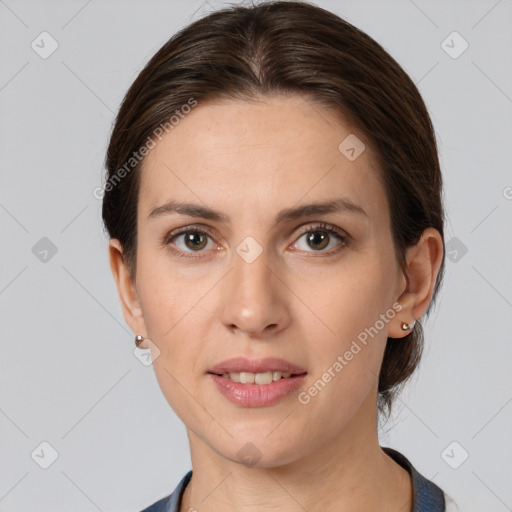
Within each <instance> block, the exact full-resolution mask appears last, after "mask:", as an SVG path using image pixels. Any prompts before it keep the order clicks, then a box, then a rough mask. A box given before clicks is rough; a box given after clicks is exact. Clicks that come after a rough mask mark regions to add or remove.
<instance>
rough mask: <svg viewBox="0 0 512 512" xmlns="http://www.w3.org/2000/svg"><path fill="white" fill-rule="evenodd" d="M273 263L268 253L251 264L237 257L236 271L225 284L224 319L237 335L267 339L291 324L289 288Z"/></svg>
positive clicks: (230, 274) (234, 261)
mask: <svg viewBox="0 0 512 512" xmlns="http://www.w3.org/2000/svg"><path fill="white" fill-rule="evenodd" d="M270 263H271V262H270V261H269V257H268V253H267V252H266V251H265V250H263V252H262V253H261V254H260V255H259V256H258V257H257V258H256V259H255V260H254V261H252V262H251V263H249V262H247V261H245V260H244V259H243V258H242V257H240V256H239V255H238V254H237V253H235V254H234V255H233V268H232V270H231V271H230V272H229V273H228V274H227V275H226V279H225V281H224V283H223V290H222V300H223V308H222V315H221V316H222V322H223V323H224V325H226V327H227V328H228V329H230V330H232V331H233V332H235V333H236V331H242V332H244V333H246V334H247V335H249V336H251V337H263V338H264V337H268V336H273V335H275V334H277V333H278V332H280V331H282V330H283V329H285V328H286V326H287V325H288V324H289V322H290V312H289V308H288V301H289V293H287V291H288V288H287V287H286V286H285V284H284V283H283V279H282V277H281V276H279V275H278V274H277V273H276V272H275V271H273V269H272V268H271V267H270Z"/></svg>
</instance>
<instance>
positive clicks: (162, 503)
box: [141, 470, 192, 512]
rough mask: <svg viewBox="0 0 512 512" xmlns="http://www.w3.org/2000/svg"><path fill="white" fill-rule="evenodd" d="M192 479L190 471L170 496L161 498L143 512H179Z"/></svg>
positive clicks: (142, 511)
mask: <svg viewBox="0 0 512 512" xmlns="http://www.w3.org/2000/svg"><path fill="white" fill-rule="evenodd" d="M191 477H192V470H191V471H189V472H188V473H187V474H186V475H185V476H184V477H183V478H182V479H181V481H180V483H179V484H178V485H177V486H176V488H175V489H174V491H173V492H172V493H171V494H169V495H168V496H164V497H163V498H160V499H159V500H158V501H155V503H153V504H152V505H150V506H149V507H147V508H145V509H144V510H141V512H179V510H180V505H181V497H182V496H183V491H184V490H185V487H186V486H187V484H188V482H189V481H190V478H191Z"/></svg>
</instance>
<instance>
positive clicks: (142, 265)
mask: <svg viewBox="0 0 512 512" xmlns="http://www.w3.org/2000/svg"><path fill="white" fill-rule="evenodd" d="M351 134H352V135H351ZM354 134H356V135H357V132H355V131H354V130H353V129H352V128H351V127H350V126H347V125H345V124H342V123H341V122H340V120H339V118H337V117H335V116H334V115H333V113H332V112H331V111H329V110H325V109H323V108H321V107H319V106H318V105H315V104H313V103H311V102H310V101H308V100H306V99H304V98H302V97H299V96H293V97H287V98H283V97H271V98H267V99H266V100H264V101H261V102H258V103H257V102H241V101H240V102H235V101H233V100H229V101H228V100H226V101H223V102H218V103H210V104H204V105H202V104H201V103H199V104H198V106H197V107H195V108H194V109H192V111H191V113H189V114H188V115H187V116H186V117H185V118H184V119H182V120H181V121H180V122H179V124H178V125H177V126H175V127H174V129H173V130H172V131H170V132H169V133H168V134H166V135H164V137H163V138H162V140H161V141H160V142H158V144H157V146H156V147H155V148H154V149H152V150H151V151H150V153H149V155H148V156H147V158H146V160H145V163H144V168H143V171H142V178H141V186H140V195H139V206H138V222H137V232H138V246H137V270H136V285H135V286H136V292H137V297H138V301H139V304H140V308H141V312H142V317H141V318H143V324H142V326H143V329H144V330H143V332H142V334H145V335H147V337H148V338H149V339H151V340H152V342H153V344H154V346H153V347H152V354H153V357H154V358H155V360H154V369H155V372H156V376H157V379H158V382H159V385H160V387H161V389H162V391H163V393H164V395H165V397H166V399H167V401H168V402H169V404H170V405H171V407H172V408H173V409H174V411H175V412H176V414H177V415H178V416H179V417H180V418H181V419H182V421H183V422H184V423H185V425H186V427H187V429H188V431H189V435H190V434H193V436H194V438H198V439H200V440H201V442H202V443H205V444H206V445H208V446H209V447H210V448H211V449H213V451H214V452H216V453H217V454H219V455H220V456H222V457H225V458H227V459H230V460H233V461H241V460H242V458H244V457H249V458H250V457H251V456H252V460H253V462H252V463H254V461H256V462H257V465H260V466H272V465H278V464H284V463H289V462H293V461H294V460H298V459H300V458H301V457H303V456H305V455H307V454H308V453H314V452H315V451H317V450H320V449H321V448H322V446H326V445H329V442H333V440H334V439H343V438H345V440H348V439H352V438H353V439H355V438H356V437H357V435H362V434H363V433H365V432H367V433H368V432H371V431H373V432H375V415H376V409H375V405H376V397H377V383H378V374H379V369H380V365H381V361H382V357H383V352H384V348H385V344H386V340H387V336H388V335H389V336H392V335H393V333H398V332H399V331H398V327H397V326H398V325H399V322H400V314H399V313H397V311H398V310H399V309H400V305H398V304H397V300H398V299H399V297H400V294H401V292H402V291H403V289H404V286H405V279H404V276H403V274H402V273H401V272H400V270H399V267H398V263H397V261H396V259H395V255H394V248H393V244H392V237H391V228H390V218H389V213H388V204H387V199H386V196H385V192H384V189H383V187H382V185H381V183H380V181H379V180H378V176H377V169H376V166H375V162H374V161H373V160H372V158H371V157H370V148H369V147H367V148H366V149H365V150H363V147H362V146H360V145H358V144H359V143H358V141H357V139H355V138H354ZM349 136H350V138H349V139H347V141H346V142H345V143H343V144H342V145H341V149H340V148H339V146H340V143H342V142H343V141H344V140H345V139H346V138H347V137H349ZM351 148H353V151H352V149H351ZM361 151H362V152H361ZM359 153H360V154H359ZM341 200H344V201H346V202H349V203H350V204H353V205H355V206H354V207H353V208H343V207H340V208H338V209H336V208H331V210H332V211H328V209H325V208H324V210H322V209H321V208H317V209H316V210H315V207H311V208H309V209H307V208H306V209H304V206H305V205H313V204H320V203H326V202H334V201H338V205H339V206H343V203H342V202H341ZM170 202H173V203H174V204H182V203H183V204H185V203H186V204H188V205H194V206H195V208H196V209H195V210H194V209H192V208H189V209H188V213H187V212H185V211H184V210H181V212H177V211H175V210H174V209H173V208H171V207H167V208H161V207H162V206H164V205H166V204H168V203H170ZM157 208H160V209H159V210H156V209H157ZM206 210H208V211H210V210H211V211H215V212H218V214H219V216H221V217H220V218H216V217H215V216H213V215H207V214H206ZM152 212H153V214H151V213H152ZM293 212H295V213H293ZM321 223H324V225H323V226H322V225H319V224H321ZM185 228H186V229H188V230H189V234H188V235H186V234H185V235H184V234H183V233H182V230H183V229H185ZM326 229H332V230H334V231H333V232H330V231H325V230H326ZM337 233H339V234H337ZM402 317H403V315H402ZM401 319H402V320H403V319H404V318H401ZM405 320H408V319H407V318H406V319H405ZM141 321H142V320H141ZM136 328H137V329H138V331H136V332H139V333H140V330H141V329H140V326H137V327H136ZM134 330H135V329H134ZM396 337H400V335H397V336H396ZM363 340H365V341H366V343H364V342H363ZM354 343H356V345H354ZM156 347H157V348H156ZM356 347H359V350H358V348H356ZM350 354H351V355H350ZM236 357H243V358H247V359H249V360H261V359H264V358H279V359H283V360H285V361H286V362H288V363H290V364H292V365H295V366H296V367H299V368H300V371H299V370H297V372H296V373H301V371H302V372H303V371H305V372H306V374H305V375H302V376H301V377H293V378H292V377H290V379H294V385H293V386H290V388H293V390H292V391H290V392H289V393H288V394H284V396H282V397H281V398H280V399H274V400H273V401H272V400H271V398H272V397H270V398H269V394H270V395H271V394H272V393H274V392H275V393H278V392H279V390H282V389H284V390H285V391H286V390H287V389H288V390H289V389H290V388H288V387H287V385H284V386H283V382H281V383H280V384H278V386H276V385H275V384H261V385H259V384H242V383H239V384H236V383H234V381H233V380H231V379H230V380H225V377H214V376H213V375H212V374H211V373H209V372H211V371H212V369H214V366H216V365H219V363H221V362H223V361H225V360H228V359H232V358H236ZM336 362H338V364H336ZM267 366H269V365H267ZM270 366H271V365H270ZM340 367H341V369H340ZM248 368H249V367H248ZM248 368H245V369H248ZM250 368H252V367H250ZM240 369H244V365H242V367H240ZM268 369H269V370H272V368H268ZM217 373H224V372H223V371H220V372H217ZM233 373H238V372H233ZM258 373H264V372H258ZM289 373H293V372H289ZM267 376H268V375H267ZM245 377H247V378H249V379H250V378H251V375H245V376H244V377H243V378H245ZM265 377H266V376H263V377H261V376H260V377H258V379H260V378H261V379H262V382H264V379H265ZM329 377H330V378H329ZM233 378H234V379H235V380H236V379H237V376H236V375H234V376H233ZM220 379H223V380H222V382H224V383H225V384H227V387H228V388H230V386H231V389H233V392H232V394H231V395H229V396H227V395H226V394H224V393H223V392H221V391H220V389H221V388H222V386H219V385H218V384H217V382H220ZM287 382H290V381H287ZM315 383H316V387H315ZM241 386H251V389H256V388H255V387H256V386H272V388H273V389H274V388H275V390H276V391H274V392H271V393H267V392H266V391H264V390H256V391H255V392H252V393H253V394H252V395H251V394H250V393H246V392H245V391H243V390H242V391H240V389H241ZM225 387H226V386H224V388H225ZM246 389H247V388H246ZM266 389H269V388H266ZM315 390H316V392H315ZM256 393H258V396H260V397H262V398H261V400H260V401H258V398H257V397H256ZM247 394H249V396H246V395H247ZM272 396H273V395H272ZM243 397H245V398H243ZM343 434H345V436H344V435H343ZM249 442H250V443H252V445H254V446H250V445H247V444H246V443H249ZM257 459H259V460H257ZM247 460H249V459H247Z"/></svg>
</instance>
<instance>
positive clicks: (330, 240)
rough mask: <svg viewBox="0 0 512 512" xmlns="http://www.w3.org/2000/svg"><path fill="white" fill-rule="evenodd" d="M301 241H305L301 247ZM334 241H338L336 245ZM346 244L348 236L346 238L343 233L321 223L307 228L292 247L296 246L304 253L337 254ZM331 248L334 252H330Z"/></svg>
mask: <svg viewBox="0 0 512 512" xmlns="http://www.w3.org/2000/svg"><path fill="white" fill-rule="evenodd" d="M301 240H304V241H305V244H302V246H301V244H300V241H301ZM336 240H338V243H337V244H336ZM347 244H348V236H346V235H345V234H344V233H343V231H341V230H340V229H337V228H335V227H334V226H331V225H329V224H325V223H323V222H322V223H320V224H317V225H314V226H309V227H308V229H307V231H305V232H304V233H303V234H302V235H301V237H300V238H299V239H298V240H297V242H295V244H294V245H293V247H294V248H295V247H296V246H298V249H299V250H303V251H306V252H323V253H328V254H330V253H334V252H337V251H338V250H340V249H341V248H343V247H345V246H346V245H347ZM333 247H334V250H332V249H333ZM310 249H312V250H310Z"/></svg>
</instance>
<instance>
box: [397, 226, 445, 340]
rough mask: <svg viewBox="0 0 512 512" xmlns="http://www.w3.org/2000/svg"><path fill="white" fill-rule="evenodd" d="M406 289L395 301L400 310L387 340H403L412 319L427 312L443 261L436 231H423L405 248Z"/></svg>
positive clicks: (441, 245)
mask: <svg viewBox="0 0 512 512" xmlns="http://www.w3.org/2000/svg"><path fill="white" fill-rule="evenodd" d="M406 261H407V268H406V270H405V274H406V275H405V279H406V286H405V289H404V291H403V292H402V294H401V295H400V297H399V298H398V299H397V301H398V302H399V303H400V304H401V305H402V310H401V312H400V314H399V315H397V322H396V325H395V324H393V325H391V326H390V329H389V333H388V334H389V337H391V338H403V337H404V336H407V335H408V334H410V333H411V331H412V328H413V327H414V325H413V324H414V322H415V321H416V319H419V318H421V316H422V315H423V314H424V313H425V311H426V310H427V308H428V306H429V304H430V302H431V300H432V295H433V293H434V287H435V283H436V279H437V276H438V274H439V270H440V268H441V264H442V261H443V240H442V237H441V234H440V233H439V231H437V230H436V229H434V228H427V229H425V231H423V233H422V235H421V237H420V240H419V241H418V243H417V244H416V245H414V246H412V247H409V248H408V249H407V257H406Z"/></svg>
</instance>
